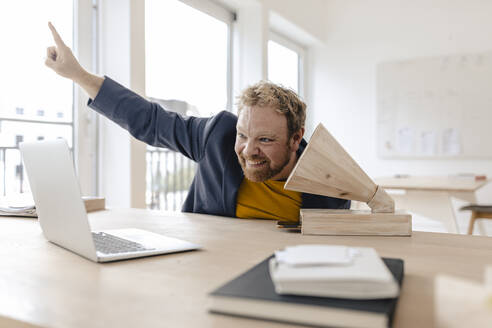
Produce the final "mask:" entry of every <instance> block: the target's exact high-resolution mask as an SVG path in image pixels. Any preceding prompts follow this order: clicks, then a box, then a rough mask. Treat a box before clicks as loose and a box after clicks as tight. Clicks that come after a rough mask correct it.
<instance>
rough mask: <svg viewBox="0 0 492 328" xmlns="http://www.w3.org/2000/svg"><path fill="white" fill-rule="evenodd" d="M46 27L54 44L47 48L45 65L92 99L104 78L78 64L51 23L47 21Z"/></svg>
mask: <svg viewBox="0 0 492 328" xmlns="http://www.w3.org/2000/svg"><path fill="white" fill-rule="evenodd" d="M48 27H49V28H50V30H51V34H53V39H54V40H55V44H56V46H54V47H49V48H48V49H47V53H46V61H45V64H46V66H48V67H49V68H51V69H52V70H54V71H55V72H56V73H57V74H59V75H61V76H63V77H66V78H69V79H70V80H72V81H74V82H75V83H77V84H78V85H80V86H81V87H82V89H84V90H85V92H87V94H88V95H89V97H91V98H92V99H94V98H95V97H96V96H97V94H98V92H99V89H100V88H101V85H102V84H103V82H104V78H102V77H99V76H97V75H94V74H91V73H89V72H87V71H86V70H85V69H84V68H83V67H82V66H81V65H80V64H79V62H78V61H77V59H76V58H75V56H74V55H73V53H72V50H70V48H69V47H67V46H66V44H65V42H63V40H62V38H61V37H60V34H58V32H57V31H56V29H55V27H54V26H53V25H52V24H51V23H48Z"/></svg>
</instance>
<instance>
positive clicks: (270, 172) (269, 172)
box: [238, 147, 290, 182]
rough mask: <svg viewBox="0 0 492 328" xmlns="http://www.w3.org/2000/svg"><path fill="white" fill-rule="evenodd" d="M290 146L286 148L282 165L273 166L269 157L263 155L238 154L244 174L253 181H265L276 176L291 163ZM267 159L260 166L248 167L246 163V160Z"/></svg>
mask: <svg viewBox="0 0 492 328" xmlns="http://www.w3.org/2000/svg"><path fill="white" fill-rule="evenodd" d="M289 154H290V147H289V148H287V149H286V151H285V154H284V158H283V161H282V163H281V164H280V165H276V166H271V162H270V160H269V159H268V158H267V157H261V156H256V155H255V156H252V157H250V158H244V156H243V155H238V160H239V164H240V165H241V168H242V169H243V172H244V176H245V177H246V178H247V179H248V180H250V181H253V182H263V181H266V180H268V179H271V178H272V177H274V176H276V175H277V174H279V173H280V172H282V170H283V169H284V168H285V167H286V166H287V165H288V164H289V161H290V157H289ZM247 160H249V161H258V162H259V161H265V164H263V165H262V166H261V167H260V168H251V167H250V168H248V167H247V165H246V161H247Z"/></svg>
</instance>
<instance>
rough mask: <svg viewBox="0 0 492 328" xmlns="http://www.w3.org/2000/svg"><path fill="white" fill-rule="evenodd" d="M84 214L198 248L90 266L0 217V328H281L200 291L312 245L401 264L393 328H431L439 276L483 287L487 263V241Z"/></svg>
mask: <svg viewBox="0 0 492 328" xmlns="http://www.w3.org/2000/svg"><path fill="white" fill-rule="evenodd" d="M89 217H90V220H91V225H92V228H93V229H110V228H129V227H136V228H141V229H147V230H150V231H154V232H158V233H162V234H165V235H168V236H171V237H177V238H181V239H185V240H189V241H191V242H195V243H199V244H201V245H202V246H203V250H201V251H193V252H187V253H179V254H170V255H163V256H155V257H149V258H141V259H135V260H127V261H120V262H114V263H106V264H96V263H93V262H90V261H88V260H86V259H84V258H82V257H80V256H78V255H76V254H73V253H71V252H69V251H66V250H64V249H62V248H60V247H58V246H55V245H53V244H51V243H50V242H48V241H46V239H44V237H43V235H42V232H41V230H40V227H39V224H38V222H37V220H35V219H22V218H6V217H2V218H0V254H1V261H0V290H1V293H0V316H2V317H0V326H1V327H4V326H6V327H16V326H18V327H31V326H49V327H260V326H261V327H284V326H285V325H282V324H280V323H271V322H263V321H253V320H250V319H242V318H235V317H228V316H223V315H213V314H209V313H208V312H207V301H208V300H207V294H208V293H209V292H210V291H212V290H214V289H215V288H216V287H218V286H220V285H222V284H223V283H225V282H226V281H228V280H230V279H232V278H234V277H235V276H237V275H238V274H240V273H242V272H243V271H245V270H247V269H249V268H250V267H251V266H253V265H255V264H257V263H258V262H259V261H261V260H263V259H264V258H266V257H267V256H269V255H270V254H272V252H273V251H275V250H276V249H280V248H283V247H285V246H287V245H296V244H312V243H317V244H319V243H323V244H337V245H350V246H361V247H362V246H369V247H374V248H375V249H376V250H377V251H378V252H379V254H380V255H381V256H386V257H398V258H403V259H404V260H405V278H404V282H403V288H402V291H401V298H400V301H399V303H398V307H397V311H396V317H395V321H394V327H432V326H433V322H434V306H435V305H434V278H435V277H436V275H437V274H440V273H444V274H449V275H455V276H458V277H461V278H467V279H471V280H473V281H476V282H481V279H482V275H483V270H484V268H485V266H486V265H491V264H492V256H490V254H492V238H488V237H477V236H464V235H455V234H438V233H425V232H414V234H413V235H412V237H344V236H336V237H333V236H303V235H301V234H298V233H291V232H286V231H282V230H279V229H277V228H276V226H275V223H274V221H267V220H242V219H232V218H226V217H217V216H208V215H198V214H182V213H165V212H157V211H148V210H137V209H113V210H107V211H102V212H95V213H91V214H90V215H89ZM288 327H295V326H292V325H289V326H288Z"/></svg>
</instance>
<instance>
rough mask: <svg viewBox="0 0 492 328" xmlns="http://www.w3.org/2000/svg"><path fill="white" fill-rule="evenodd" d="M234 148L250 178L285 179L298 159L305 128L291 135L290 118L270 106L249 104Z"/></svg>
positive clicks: (242, 116) (244, 111)
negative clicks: (289, 130)
mask: <svg viewBox="0 0 492 328" xmlns="http://www.w3.org/2000/svg"><path fill="white" fill-rule="evenodd" d="M236 129H237V135H236V144H235V146H234V150H235V151H236V155H237V157H238V160H239V164H241V167H242V169H243V172H244V175H245V177H246V178H247V179H249V180H251V181H254V182H261V181H265V180H269V179H272V180H284V179H286V178H287V177H288V176H289V174H290V172H291V171H292V169H293V168H294V165H295V163H296V161H297V157H296V151H297V149H298V148H299V143H300V142H301V139H302V135H303V134H304V129H301V130H299V131H297V132H295V133H294V134H293V135H292V136H291V137H290V138H289V136H288V129H287V118H286V117H285V115H282V114H280V113H278V112H277V111H275V109H273V108H271V107H258V106H252V107H246V108H244V109H243V110H241V112H240V114H239V117H238V122H237V126H236Z"/></svg>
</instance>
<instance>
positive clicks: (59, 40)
mask: <svg viewBox="0 0 492 328" xmlns="http://www.w3.org/2000/svg"><path fill="white" fill-rule="evenodd" d="M48 27H49V28H50V30H51V34H53V39H54V40H55V43H56V45H57V46H59V47H60V46H64V47H65V43H64V42H63V40H62V38H61V36H60V34H58V32H57V31H56V29H55V27H54V26H53V24H51V22H48Z"/></svg>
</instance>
